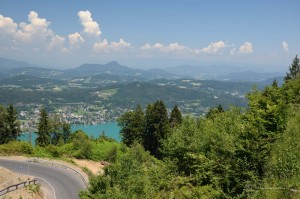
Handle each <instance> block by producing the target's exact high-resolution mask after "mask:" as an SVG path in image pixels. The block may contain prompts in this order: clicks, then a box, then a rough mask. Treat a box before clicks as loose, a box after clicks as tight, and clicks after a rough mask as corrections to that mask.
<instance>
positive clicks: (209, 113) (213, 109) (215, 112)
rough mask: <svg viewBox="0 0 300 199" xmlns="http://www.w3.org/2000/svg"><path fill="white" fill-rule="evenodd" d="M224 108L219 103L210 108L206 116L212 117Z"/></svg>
mask: <svg viewBox="0 0 300 199" xmlns="http://www.w3.org/2000/svg"><path fill="white" fill-rule="evenodd" d="M223 112H224V109H223V107H222V106H221V105H220V104H219V106H218V107H215V108H211V109H209V111H208V112H207V114H206V118H208V119H214V118H215V117H216V116H217V115H218V114H220V113H223Z"/></svg>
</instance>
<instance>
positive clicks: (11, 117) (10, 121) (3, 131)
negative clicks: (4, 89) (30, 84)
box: [0, 104, 21, 144]
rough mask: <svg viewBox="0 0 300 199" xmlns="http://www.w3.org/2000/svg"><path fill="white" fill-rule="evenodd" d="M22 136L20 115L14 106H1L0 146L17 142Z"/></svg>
mask: <svg viewBox="0 0 300 199" xmlns="http://www.w3.org/2000/svg"><path fill="white" fill-rule="evenodd" d="M20 134H21V130H20V122H19V121H18V113H17V110H16V109H15V108H14V106H13V105H12V104H10V105H9V106H8V107H7V108H6V109H5V108H4V107H2V106H0V135H1V136H0V144H1V143H2V144H3V143H8V142H10V141H14V140H16V139H17V138H18V137H19V136H20Z"/></svg>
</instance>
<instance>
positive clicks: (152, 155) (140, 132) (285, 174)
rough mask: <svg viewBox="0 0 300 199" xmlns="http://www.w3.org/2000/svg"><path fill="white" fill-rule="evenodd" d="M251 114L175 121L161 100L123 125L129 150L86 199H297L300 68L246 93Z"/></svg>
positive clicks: (237, 111)
mask: <svg viewBox="0 0 300 199" xmlns="http://www.w3.org/2000/svg"><path fill="white" fill-rule="evenodd" d="M247 97H248V99H249V104H248V108H247V109H245V108H239V107H232V108H230V109H228V110H226V111H224V110H223V109H222V107H221V106H219V107H218V108H212V109H211V110H210V111H209V114H208V115H207V117H206V118H202V117H201V118H193V117H184V118H182V117H181V114H180V112H178V108H177V107H174V109H173V111H172V113H171V114H170V117H169V116H168V113H167V111H166V107H165V105H164V103H163V102H162V101H157V102H155V103H154V104H150V105H148V107H147V108H146V110H145V111H143V110H142V108H141V107H139V106H138V107H137V109H136V110H135V111H131V112H127V113H125V114H124V115H123V116H122V117H120V119H119V124H120V126H121V127H122V130H121V135H122V139H123V143H125V144H126V145H127V146H128V147H129V148H128V149H127V151H126V152H125V154H124V155H122V156H121V157H118V158H117V160H116V162H115V163H114V164H112V165H110V166H107V167H106V168H105V173H104V174H103V175H99V176H94V177H93V178H92V179H91V182H90V187H89V189H88V190H87V191H83V192H81V194H80V196H81V198H299V197H300V178H299V176H300V155H299V149H300V145H299V141H300V140H299V138H300V65H299V59H298V58H297V57H296V58H295V59H294V60H293V63H292V65H291V66H290V68H289V71H288V73H287V75H286V78H285V82H284V84H283V85H282V86H281V87H279V86H278V85H277V82H276V81H274V82H273V84H272V85H270V86H267V87H266V88H265V89H264V90H262V91H258V90H253V91H252V92H250V93H249V94H248V96H247Z"/></svg>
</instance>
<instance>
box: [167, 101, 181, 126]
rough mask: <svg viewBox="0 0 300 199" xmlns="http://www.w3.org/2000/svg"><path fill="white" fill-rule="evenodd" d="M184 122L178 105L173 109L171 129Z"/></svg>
mask: <svg viewBox="0 0 300 199" xmlns="http://www.w3.org/2000/svg"><path fill="white" fill-rule="evenodd" d="M181 122H182V115H181V112H180V110H179V108H178V106H177V105H175V107H174V108H173V110H172V111H171V115H170V125H171V127H176V126H178V125H180V124H181Z"/></svg>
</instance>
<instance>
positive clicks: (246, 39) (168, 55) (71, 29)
mask: <svg viewBox="0 0 300 199" xmlns="http://www.w3.org/2000/svg"><path fill="white" fill-rule="evenodd" d="M299 7H300V1H298V0H280V1H279V0H251V1H241V0H226V1H224V0H176V1H175V0H163V1H162V0H126V1H125V0H109V1H108V0H105V1H104V0H89V1H86V0H85V1H84V0H76V1H70V0H69V1H67V0H51V1H50V0H43V1H39V0H26V1H20V0H1V6H0V44H1V45H0V57H5V58H10V59H16V60H22V61H26V62H29V63H32V64H37V65H43V66H52V67H56V68H61V69H63V68H71V67H77V66H79V65H81V64H83V63H100V64H104V63H107V62H110V61H118V62H119V63H120V64H122V65H127V66H130V67H135V68H151V67H154V68H165V67H171V66H178V65H199V66H210V65H224V66H225V65H235V66H241V67H250V68H251V67H261V68H262V69H264V68H265V69H266V68H268V69H269V70H274V71H278V70H286V69H287V67H288V66H289V65H290V63H291V61H292V59H293V58H294V57H295V55H296V54H300V36H299V35H300V25H299V19H300V18H299Z"/></svg>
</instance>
